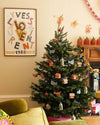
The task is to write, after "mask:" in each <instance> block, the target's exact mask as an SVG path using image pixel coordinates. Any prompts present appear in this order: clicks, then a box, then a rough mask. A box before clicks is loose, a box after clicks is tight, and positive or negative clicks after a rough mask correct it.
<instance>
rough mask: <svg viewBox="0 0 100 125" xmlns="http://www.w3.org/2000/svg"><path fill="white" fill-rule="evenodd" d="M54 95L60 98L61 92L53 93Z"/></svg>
mask: <svg viewBox="0 0 100 125" xmlns="http://www.w3.org/2000/svg"><path fill="white" fill-rule="evenodd" d="M53 94H54V95H57V96H59V95H61V91H60V92H53Z"/></svg>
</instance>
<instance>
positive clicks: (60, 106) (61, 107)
mask: <svg viewBox="0 0 100 125" xmlns="http://www.w3.org/2000/svg"><path fill="white" fill-rule="evenodd" d="M59 110H60V111H62V110H63V104H62V102H60V104H59Z"/></svg>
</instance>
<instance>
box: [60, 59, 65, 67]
mask: <svg viewBox="0 0 100 125" xmlns="http://www.w3.org/2000/svg"><path fill="white" fill-rule="evenodd" d="M60 62H61V65H62V66H64V65H65V64H64V58H62V59H61V60H60Z"/></svg>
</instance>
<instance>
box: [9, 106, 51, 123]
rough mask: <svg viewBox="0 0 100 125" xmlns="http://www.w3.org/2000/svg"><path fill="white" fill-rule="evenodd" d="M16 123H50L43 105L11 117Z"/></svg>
mask: <svg viewBox="0 0 100 125" xmlns="http://www.w3.org/2000/svg"><path fill="white" fill-rule="evenodd" d="M11 118H12V119H13V122H14V124H15V125H49V124H48V121H47V117H46V114H45V112H44V110H43V108H41V107H37V108H32V109H29V110H28V111H27V112H24V113H21V114H18V115H15V116H12V117H11Z"/></svg>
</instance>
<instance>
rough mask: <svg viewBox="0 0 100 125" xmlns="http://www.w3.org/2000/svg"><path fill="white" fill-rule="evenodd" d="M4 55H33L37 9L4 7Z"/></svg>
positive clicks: (35, 44) (34, 53) (34, 52)
mask: <svg viewBox="0 0 100 125" xmlns="http://www.w3.org/2000/svg"><path fill="white" fill-rule="evenodd" d="M4 42H5V49H4V51H5V52H4V53H5V56H35V55H36V50H37V49H36V47H37V10H36V9H28V8H4Z"/></svg>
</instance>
